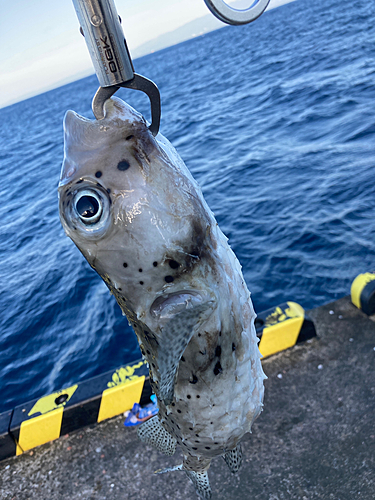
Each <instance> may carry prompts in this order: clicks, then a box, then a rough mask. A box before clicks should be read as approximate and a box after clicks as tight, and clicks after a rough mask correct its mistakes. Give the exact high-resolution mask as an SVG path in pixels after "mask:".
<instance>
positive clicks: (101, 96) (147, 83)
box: [92, 73, 161, 135]
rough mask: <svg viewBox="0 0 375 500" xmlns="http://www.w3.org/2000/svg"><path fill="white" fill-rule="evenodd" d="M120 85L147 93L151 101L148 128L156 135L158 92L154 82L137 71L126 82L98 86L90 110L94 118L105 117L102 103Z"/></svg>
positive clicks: (158, 124) (158, 123) (158, 113)
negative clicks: (109, 85)
mask: <svg viewBox="0 0 375 500" xmlns="http://www.w3.org/2000/svg"><path fill="white" fill-rule="evenodd" d="M120 87H125V88H129V89H135V90H141V91H142V92H144V93H145V94H147V96H148V98H149V99H150V103H151V125H150V126H149V127H148V129H149V131H150V132H151V133H152V134H153V135H157V133H158V132H159V126H160V116H161V103H160V92H159V89H158V88H157V86H156V85H155V83H154V82H152V81H151V80H149V79H148V78H145V77H144V76H141V75H138V74H137V73H134V78H133V79H132V80H130V81H128V82H125V83H121V84H119V85H112V86H111V87H99V89H98V91H97V92H96V94H95V96H94V99H93V101H92V110H93V112H94V115H95V118H96V119H97V120H102V119H103V118H104V117H105V114H104V103H105V102H106V101H107V100H108V99H110V98H111V97H112V96H113V94H115V92H117V91H118V89H119V88H120Z"/></svg>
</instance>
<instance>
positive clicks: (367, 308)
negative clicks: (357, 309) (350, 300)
mask: <svg viewBox="0 0 375 500" xmlns="http://www.w3.org/2000/svg"><path fill="white" fill-rule="evenodd" d="M360 302H361V309H362V311H363V312H364V313H365V314H367V315H368V316H371V315H372V314H375V280H372V281H370V283H367V285H366V286H365V287H364V289H363V290H362V293H361V297H360Z"/></svg>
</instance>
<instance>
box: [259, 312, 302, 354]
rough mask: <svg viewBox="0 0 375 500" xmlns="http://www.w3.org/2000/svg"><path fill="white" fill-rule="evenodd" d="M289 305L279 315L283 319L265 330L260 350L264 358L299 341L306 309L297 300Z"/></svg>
mask: <svg viewBox="0 0 375 500" xmlns="http://www.w3.org/2000/svg"><path fill="white" fill-rule="evenodd" d="M288 306H289V308H288V309H286V310H285V311H284V314H282V315H281V314H280V315H279V318H282V319H281V321H280V320H279V322H278V323H276V324H273V325H272V326H268V327H266V328H264V330H263V333H262V337H261V340H260V344H259V350H260V352H261V354H262V356H263V357H264V358H266V357H267V356H271V354H275V353H277V352H280V351H283V350H285V349H288V348H289V347H293V346H294V345H295V343H296V342H297V339H298V335H299V332H300V331H301V328H302V325H303V322H304V319H305V311H304V309H303V308H302V307H301V306H300V305H299V304H296V303H295V302H288ZM280 312H281V311H280ZM266 324H267V322H266Z"/></svg>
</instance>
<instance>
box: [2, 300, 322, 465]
mask: <svg viewBox="0 0 375 500" xmlns="http://www.w3.org/2000/svg"><path fill="white" fill-rule="evenodd" d="M255 326H256V330H257V335H258V337H260V344H259V349H260V352H261V353H262V355H263V357H267V356H270V355H271V354H275V353H277V352H279V351H283V350H284V349H288V348H289V347H292V346H294V345H295V344H296V343H297V342H302V341H304V340H307V339H309V338H311V337H313V336H315V335H316V333H315V327H314V324H313V323H312V321H311V320H310V319H309V318H308V317H307V316H306V315H305V311H304V310H303V308H302V307H301V306H300V305H298V304H296V303H295V302H287V303H285V304H281V305H280V306H277V307H275V308H272V309H268V310H267V311H264V312H263V313H260V314H259V315H258V317H257V318H256V321H255ZM150 396H151V387H150V383H149V373H148V367H147V363H146V362H145V361H143V360H141V361H136V362H134V363H132V364H129V365H127V366H123V367H121V368H119V369H118V370H116V371H115V372H113V371H110V372H106V373H104V374H103V375H100V376H98V377H94V378H92V379H89V380H87V381H84V382H81V383H79V384H75V385H72V386H70V387H67V388H65V389H63V390H61V391H58V392H55V393H53V394H49V395H48V396H44V397H42V398H39V399H36V400H34V401H30V402H28V403H26V404H24V405H21V406H17V407H16V408H15V409H14V410H13V411H8V412H5V413H2V414H0V460H4V459H6V458H9V457H12V456H15V455H21V454H22V453H24V452H25V451H28V450H30V449H32V448H35V447H36V446H39V445H42V444H45V443H47V442H49V441H53V440H54V439H57V438H59V437H60V436H63V435H65V434H68V433H71V432H73V431H77V430H79V429H82V428H83V427H86V426H89V425H93V424H96V423H98V422H102V421H103V420H105V419H107V418H111V417H114V416H116V415H119V414H121V413H123V412H125V411H126V410H130V409H131V408H132V407H133V404H134V403H140V404H141V405H142V404H147V403H148V402H149V401H150Z"/></svg>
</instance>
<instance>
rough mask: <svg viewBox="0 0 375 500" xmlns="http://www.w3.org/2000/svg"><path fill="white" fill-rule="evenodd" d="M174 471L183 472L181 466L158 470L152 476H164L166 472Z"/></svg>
mask: <svg viewBox="0 0 375 500" xmlns="http://www.w3.org/2000/svg"><path fill="white" fill-rule="evenodd" d="M175 470H184V469H183V465H182V464H180V465H175V466H174V467H166V468H165V469H158V470H156V471H155V472H154V474H165V473H166V472H174V471H175Z"/></svg>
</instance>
